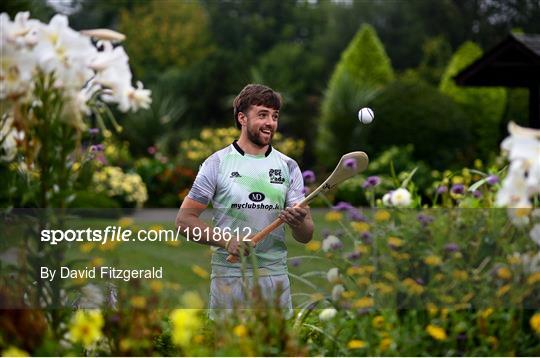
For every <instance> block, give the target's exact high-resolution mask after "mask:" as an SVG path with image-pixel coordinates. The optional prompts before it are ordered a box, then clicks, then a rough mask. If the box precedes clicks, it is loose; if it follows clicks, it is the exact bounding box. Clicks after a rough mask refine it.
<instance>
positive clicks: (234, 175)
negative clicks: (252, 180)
mask: <svg viewBox="0 0 540 358" xmlns="http://www.w3.org/2000/svg"><path fill="white" fill-rule="evenodd" d="M241 177H242V176H241V175H240V173H238V172H231V176H230V177H229V178H241Z"/></svg>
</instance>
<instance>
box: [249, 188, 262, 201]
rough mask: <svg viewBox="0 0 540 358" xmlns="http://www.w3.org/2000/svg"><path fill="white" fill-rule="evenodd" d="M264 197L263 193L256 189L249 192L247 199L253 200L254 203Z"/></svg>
mask: <svg viewBox="0 0 540 358" xmlns="http://www.w3.org/2000/svg"><path fill="white" fill-rule="evenodd" d="M264 198H265V195H264V194H263V193H259V192H257V191H256V192H253V193H251V194H249V200H251V201H254V202H256V203H259V202H261V201H263V200H264Z"/></svg>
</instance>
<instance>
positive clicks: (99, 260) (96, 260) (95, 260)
mask: <svg viewBox="0 0 540 358" xmlns="http://www.w3.org/2000/svg"><path fill="white" fill-rule="evenodd" d="M104 263H105V260H104V259H103V258H102V257H94V258H93V259H92V261H90V265H92V266H101V265H103V264H104Z"/></svg>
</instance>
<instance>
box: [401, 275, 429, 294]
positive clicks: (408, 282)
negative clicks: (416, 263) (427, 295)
mask: <svg viewBox="0 0 540 358" xmlns="http://www.w3.org/2000/svg"><path fill="white" fill-rule="evenodd" d="M403 284H404V285H405V287H406V288H407V290H408V291H409V292H410V293H412V294H415V295H419V294H421V293H422V292H424V287H423V286H422V285H419V284H418V283H417V282H416V281H415V280H413V279H412V278H406V279H404V280H403Z"/></svg>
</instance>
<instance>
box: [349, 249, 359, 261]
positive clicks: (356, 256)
mask: <svg viewBox="0 0 540 358" xmlns="http://www.w3.org/2000/svg"><path fill="white" fill-rule="evenodd" d="M359 258H360V253H359V252H356V251H354V252H351V253H349V254H348V255H347V259H348V260H351V261H356V260H358V259H359Z"/></svg>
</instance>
